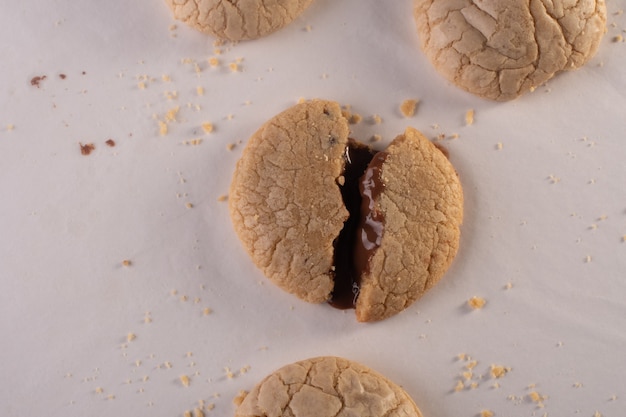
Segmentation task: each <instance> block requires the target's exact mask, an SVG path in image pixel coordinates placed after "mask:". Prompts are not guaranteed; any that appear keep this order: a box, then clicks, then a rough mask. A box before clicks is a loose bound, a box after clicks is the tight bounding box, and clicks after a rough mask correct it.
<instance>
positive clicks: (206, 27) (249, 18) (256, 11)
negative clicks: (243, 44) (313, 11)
mask: <svg viewBox="0 0 626 417" xmlns="http://www.w3.org/2000/svg"><path fill="white" fill-rule="evenodd" d="M311 2H312V0H270V1H267V0H230V1H222V0H166V3H167V4H168V5H169V7H170V9H171V10H172V12H173V13H174V17H175V18H176V19H178V20H181V21H183V22H185V23H186V24H188V25H189V26H191V27H193V28H195V29H197V30H199V31H200V32H204V33H207V34H209V35H212V36H215V37H218V38H220V39H225V40H230V41H241V40H250V39H256V38H260V37H262V36H266V35H269V34H270V33H272V32H275V31H277V30H278V29H280V28H282V27H284V26H286V25H287V24H289V23H291V21H292V20H294V19H295V18H296V17H298V16H299V15H300V14H301V13H302V12H303V11H304V9H306V8H307V7H308V6H309V4H311Z"/></svg>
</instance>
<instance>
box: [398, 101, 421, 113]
mask: <svg viewBox="0 0 626 417" xmlns="http://www.w3.org/2000/svg"><path fill="white" fill-rule="evenodd" d="M418 103H419V100H416V99H406V100H404V101H403V102H402V104H400V112H401V113H402V115H403V116H404V117H413V116H414V115H415V111H416V109H417V105H418Z"/></svg>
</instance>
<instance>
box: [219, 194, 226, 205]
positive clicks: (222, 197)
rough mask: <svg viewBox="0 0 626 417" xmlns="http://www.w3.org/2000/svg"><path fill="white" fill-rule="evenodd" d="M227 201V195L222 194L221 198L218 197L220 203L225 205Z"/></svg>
mask: <svg viewBox="0 0 626 417" xmlns="http://www.w3.org/2000/svg"><path fill="white" fill-rule="evenodd" d="M227 200H228V195H226V194H222V195H221V196H219V197H217V201H219V202H220V203H223V202H225V201H227Z"/></svg>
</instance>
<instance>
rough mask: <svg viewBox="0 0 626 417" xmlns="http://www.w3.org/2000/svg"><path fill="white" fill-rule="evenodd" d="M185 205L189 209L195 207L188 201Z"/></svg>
mask: <svg viewBox="0 0 626 417" xmlns="http://www.w3.org/2000/svg"><path fill="white" fill-rule="evenodd" d="M185 207H187V208H188V209H191V208H193V204H192V203H186V204H185Z"/></svg>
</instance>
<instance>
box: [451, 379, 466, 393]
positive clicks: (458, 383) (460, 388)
mask: <svg viewBox="0 0 626 417" xmlns="http://www.w3.org/2000/svg"><path fill="white" fill-rule="evenodd" d="M464 388H465V385H464V384H463V381H461V380H460V379H459V380H458V381H456V385H455V386H454V392H461V391H463V389H464Z"/></svg>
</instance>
